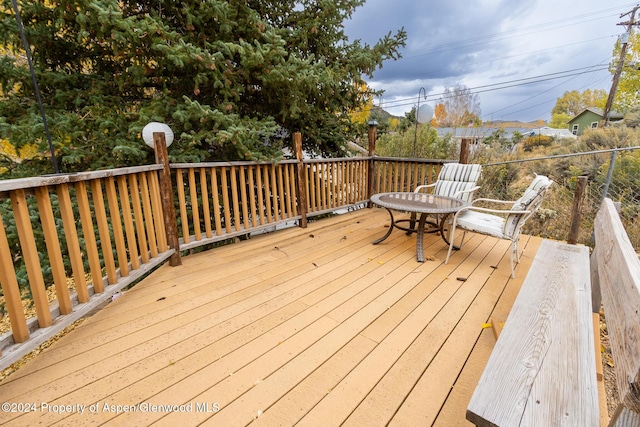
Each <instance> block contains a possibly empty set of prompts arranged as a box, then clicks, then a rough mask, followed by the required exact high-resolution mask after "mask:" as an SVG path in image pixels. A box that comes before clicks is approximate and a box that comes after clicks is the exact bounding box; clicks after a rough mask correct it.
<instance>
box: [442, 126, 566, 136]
mask: <svg viewBox="0 0 640 427" xmlns="http://www.w3.org/2000/svg"><path fill="white" fill-rule="evenodd" d="M435 129H436V130H437V131H438V135H439V136H441V137H442V136H445V135H447V134H451V135H452V137H453V138H480V139H484V138H488V137H490V136H491V135H493V134H494V133H496V132H498V131H501V132H503V137H504V138H505V139H511V138H512V137H513V134H514V133H515V132H519V133H520V134H521V135H524V136H528V135H546V136H552V137H555V138H572V139H575V138H576V136H575V135H574V134H572V133H571V132H570V131H569V130H568V129H555V128H550V127H548V126H542V127H537V128H531V127H494V126H491V127H488V126H480V127H460V128H435Z"/></svg>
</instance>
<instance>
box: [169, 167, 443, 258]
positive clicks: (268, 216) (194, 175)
mask: <svg viewBox="0 0 640 427" xmlns="http://www.w3.org/2000/svg"><path fill="white" fill-rule="evenodd" d="M370 162H372V163H373V165H374V167H373V171H374V178H373V182H374V186H373V192H374V193H378V192H386V191H412V190H413V189H414V188H415V187H416V186H417V185H420V184H422V183H431V182H433V180H434V179H435V177H436V176H437V174H438V172H439V170H440V167H441V165H442V163H441V162H439V161H431V160H409V159H406V160H404V159H391V158H376V157H373V158H371V157H360V158H343V159H330V160H327V159H323V160H305V161H302V165H303V167H302V168H301V170H302V171H303V172H302V174H301V175H298V173H297V168H296V163H297V162H296V161H295V160H290V161H283V162H279V163H249V162H225V163H198V164H174V165H171V169H172V170H173V172H174V179H173V180H174V181H175V188H176V189H177V190H176V202H175V204H176V210H177V212H178V214H177V217H178V221H179V226H178V233H179V241H180V250H181V251H184V250H187V249H191V248H194V247H197V246H201V245H206V244H210V243H213V242H217V241H221V240H226V239H229V238H232V237H236V236H239V235H246V234H249V233H254V232H259V231H262V230H265V229H273V228H274V227H276V226H279V225H283V224H286V223H292V222H294V221H295V222H298V221H299V220H300V219H301V218H302V217H303V216H304V217H310V216H314V215H322V214H326V213H330V212H334V211H336V210H339V209H344V208H353V207H355V206H358V205H364V204H365V203H366V202H367V201H368V200H369V198H370V194H369V190H368V186H367V183H368V182H369V168H368V166H369V163H370ZM299 181H302V188H304V198H305V200H306V201H307V203H306V207H305V206H301V204H300V203H299V197H298V190H297V188H298V184H299Z"/></svg>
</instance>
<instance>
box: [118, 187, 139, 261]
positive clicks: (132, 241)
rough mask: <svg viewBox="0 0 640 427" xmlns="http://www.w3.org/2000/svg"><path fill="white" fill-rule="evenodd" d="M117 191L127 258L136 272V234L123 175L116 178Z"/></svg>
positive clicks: (137, 258)
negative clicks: (127, 251)
mask: <svg viewBox="0 0 640 427" xmlns="http://www.w3.org/2000/svg"><path fill="white" fill-rule="evenodd" d="M118 190H119V191H120V203H121V205H122V207H121V214H122V218H123V219H124V230H125V234H126V236H127V247H128V248H129V258H130V259H131V268H132V269H134V270H137V269H138V268H140V260H139V257H140V255H139V253H138V243H137V240H136V232H135V228H134V226H133V217H132V216H131V203H130V201H129V188H128V187H127V177H126V176H125V175H122V176H119V177H118Z"/></svg>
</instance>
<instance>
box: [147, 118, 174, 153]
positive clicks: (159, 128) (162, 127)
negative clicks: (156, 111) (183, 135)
mask: <svg viewBox="0 0 640 427" xmlns="http://www.w3.org/2000/svg"><path fill="white" fill-rule="evenodd" d="M154 133H164V140H165V143H166V145H167V147H169V146H170V145H171V143H172V142H173V131H172V130H171V128H170V127H169V125H166V124H164V123H158V122H150V123H149V124H147V125H146V126H145V127H144V128H142V139H143V140H144V142H145V144H147V145H148V146H149V147H151V148H154V149H155V144H154V142H153V134H154Z"/></svg>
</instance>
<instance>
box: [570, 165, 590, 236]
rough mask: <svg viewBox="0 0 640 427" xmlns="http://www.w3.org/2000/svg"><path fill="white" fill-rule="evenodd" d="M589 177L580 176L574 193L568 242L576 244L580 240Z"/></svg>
mask: <svg viewBox="0 0 640 427" xmlns="http://www.w3.org/2000/svg"><path fill="white" fill-rule="evenodd" d="M587 179H588V178H587V177H586V176H579V177H578V184H577V185H576V190H575V192H574V195H573V208H572V209H571V226H570V228H569V236H568V237H567V243H569V244H570V245H575V244H576V243H577V242H578V234H580V221H581V220H582V202H583V200H584V190H585V188H586V187H587Z"/></svg>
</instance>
